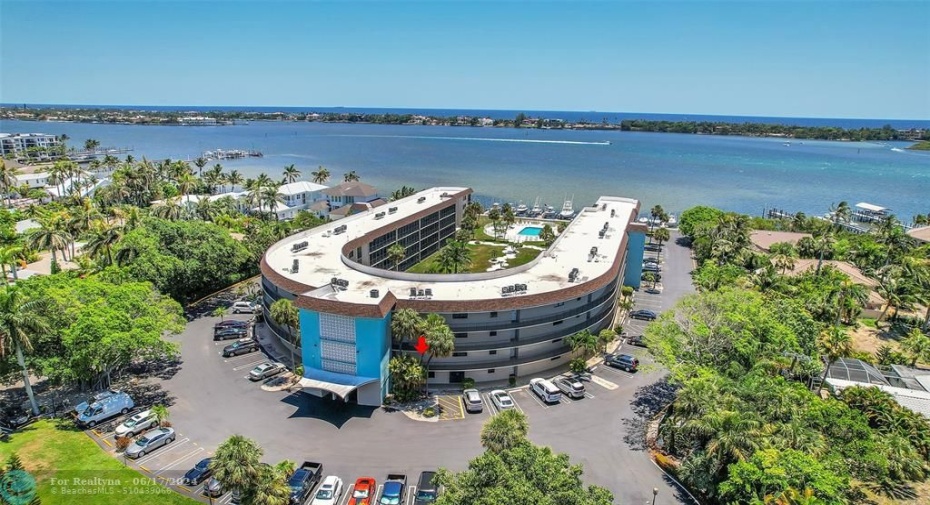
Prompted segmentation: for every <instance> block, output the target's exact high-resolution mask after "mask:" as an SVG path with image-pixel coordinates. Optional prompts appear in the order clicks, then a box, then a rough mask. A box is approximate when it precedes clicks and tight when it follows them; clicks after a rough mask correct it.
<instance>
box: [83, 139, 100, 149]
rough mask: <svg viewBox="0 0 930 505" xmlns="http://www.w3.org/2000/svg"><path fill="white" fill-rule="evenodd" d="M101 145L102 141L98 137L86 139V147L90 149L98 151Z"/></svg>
mask: <svg viewBox="0 0 930 505" xmlns="http://www.w3.org/2000/svg"><path fill="white" fill-rule="evenodd" d="M98 147H100V141H99V140H97V139H87V140H85V141H84V149H85V150H88V151H96V150H97V148H98Z"/></svg>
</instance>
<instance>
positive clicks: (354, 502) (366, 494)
mask: <svg viewBox="0 0 930 505" xmlns="http://www.w3.org/2000/svg"><path fill="white" fill-rule="evenodd" d="M377 488H378V484H377V483H376V482H375V479H373V478H371V477H359V478H358V480H356V481H355V487H354V488H352V498H349V503H347V504H346V505H371V504H372V503H373V501H374V499H375V490H376V489H377Z"/></svg>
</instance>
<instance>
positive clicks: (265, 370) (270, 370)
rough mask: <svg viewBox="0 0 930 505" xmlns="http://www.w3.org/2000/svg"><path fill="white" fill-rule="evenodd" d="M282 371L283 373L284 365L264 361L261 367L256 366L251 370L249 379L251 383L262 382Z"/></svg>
mask: <svg viewBox="0 0 930 505" xmlns="http://www.w3.org/2000/svg"><path fill="white" fill-rule="evenodd" d="M283 371H284V364H282V363H277V362H274V363H272V362H271V361H266V362H264V363H262V364H261V365H258V366H257V367H255V368H253V369H252V371H251V372H249V379H250V380H253V381H257V380H262V379H265V378H268V377H271V376H272V375H277V374H279V373H281V372H283Z"/></svg>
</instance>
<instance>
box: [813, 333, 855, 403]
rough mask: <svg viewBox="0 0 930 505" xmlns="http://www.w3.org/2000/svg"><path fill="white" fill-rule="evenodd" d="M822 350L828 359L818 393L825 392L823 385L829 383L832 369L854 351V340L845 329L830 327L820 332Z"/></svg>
mask: <svg viewBox="0 0 930 505" xmlns="http://www.w3.org/2000/svg"><path fill="white" fill-rule="evenodd" d="M819 344H820V349H821V351H822V352H823V354H824V357H825V358H826V359H827V363H826V365H827V366H826V368H824V370H823V376H822V377H821V378H820V387H819V388H818V389H817V392H818V393H820V391H822V390H823V384H824V382H826V381H827V375H828V374H829V373H830V367H831V366H833V364H834V363H836V361H837V360H838V359H840V358H842V357H843V356H847V355H849V353H850V351H851V350H852V338H851V337H850V336H849V333H848V332H847V331H846V330H844V329H843V328H839V327H837V326H830V327H828V328H825V329H824V330H823V331H821V332H820V341H819Z"/></svg>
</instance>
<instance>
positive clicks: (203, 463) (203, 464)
mask: <svg viewBox="0 0 930 505" xmlns="http://www.w3.org/2000/svg"><path fill="white" fill-rule="evenodd" d="M208 466H210V460H209V459H205V460H203V461H201V462H200V463H197V466H195V467H194V468H196V469H198V470H206V469H207V467H208Z"/></svg>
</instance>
